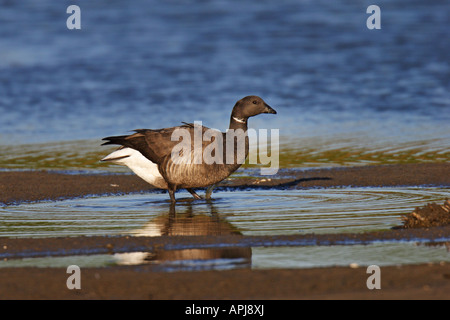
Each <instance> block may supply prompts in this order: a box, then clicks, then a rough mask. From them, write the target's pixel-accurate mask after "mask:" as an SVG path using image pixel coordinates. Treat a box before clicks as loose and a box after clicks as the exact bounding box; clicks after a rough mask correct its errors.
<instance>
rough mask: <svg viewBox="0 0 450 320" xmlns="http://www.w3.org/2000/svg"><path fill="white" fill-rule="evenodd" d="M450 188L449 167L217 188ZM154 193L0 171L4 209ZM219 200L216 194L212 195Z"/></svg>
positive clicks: (116, 179)
mask: <svg viewBox="0 0 450 320" xmlns="http://www.w3.org/2000/svg"><path fill="white" fill-rule="evenodd" d="M421 185H430V186H431V185H433V186H449V185H450V163H429V164H403V165H381V166H361V167H344V168H342V167H339V168H332V169H312V170H305V171H296V170H292V171H291V170H288V171H286V172H280V174H278V175H277V176H275V177H271V176H268V178H262V179H261V178H233V179H230V180H226V181H223V182H222V183H221V185H220V186H219V187H218V188H216V189H215V192H216V191H220V190H224V189H232V190H245V189H267V188H280V189H282V188H299V189H303V188H316V187H323V188H328V187H337V186H352V187H378V186H383V187H393V186H421ZM148 191H155V192H161V191H157V190H155V189H154V188H153V187H151V186H150V185H149V184H147V183H146V182H144V181H143V180H142V179H140V178H138V177H137V176H135V175H127V174H64V173H55V172H51V171H3V172H2V171H0V205H11V204H14V203H20V202H33V201H42V200H61V199H70V198H76V197H82V196H87V195H107V194H127V193H133V192H148ZM213 197H214V196H213Z"/></svg>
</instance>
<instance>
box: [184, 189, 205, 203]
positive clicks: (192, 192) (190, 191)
mask: <svg viewBox="0 0 450 320" xmlns="http://www.w3.org/2000/svg"><path fill="white" fill-rule="evenodd" d="M186 190H187V191H189V193H190V194H192V196H193V197H194V198H195V199H197V200H198V199H201V198H202V197H200V196H199V195H198V194H197V193H196V192H195V191H194V190H193V189H191V188H187V189H186Z"/></svg>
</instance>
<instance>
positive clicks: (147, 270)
mask: <svg viewBox="0 0 450 320" xmlns="http://www.w3.org/2000/svg"><path fill="white" fill-rule="evenodd" d="M418 185H419V186H421V185H427V186H444V187H448V186H450V164H446V163H439V164H434V163H430V164H405V165H386V166H363V167H352V168H336V169H317V170H307V171H295V170H294V171H289V172H287V173H286V175H285V176H283V173H282V174H280V175H278V176H277V177H276V178H274V179H270V180H269V179H265V180H263V179H261V178H234V179H231V180H229V181H225V182H224V184H223V186H221V187H219V188H218V191H219V192H220V190H221V189H222V190H223V189H227V188H228V189H232V190H237V191H238V190H245V189H258V188H299V189H302V188H314V187H324V188H327V187H334V186H354V187H356V186H358V187H365V186H418ZM149 191H152V189H151V188H150V187H149V186H148V185H147V184H146V183H145V182H143V181H141V180H140V179H139V178H137V177H135V176H132V175H86V174H81V175H76V174H62V173H51V172H44V171H4V172H0V205H15V204H18V203H22V202H34V201H42V200H62V199H69V198H74V197H82V196H87V195H106V194H126V193H133V192H149ZM239 192H245V191H239ZM149 196H151V194H149ZM442 200H445V199H442ZM412 209H414V208H411V210H412ZM449 235H450V229H449V227H441V228H439V227H436V228H428V229H409V230H390V231H385V232H378V233H377V232H373V233H365V234H346V235H342V234H341V235H339V234H338V235H320V236H318V235H299V236H289V237H288V236H286V237H278V239H277V237H260V238H258V237H244V236H235V235H233V236H231V235H230V236H227V237H222V238H220V237H210V236H205V237H203V238H202V237H156V238H145V237H143V238H141V239H139V238H134V237H133V238H132V237H125V236H124V237H67V238H47V239H10V238H0V256H1V257H2V259H6V258H7V259H11V258H19V257H21V256H30V254H31V253H32V254H35V255H39V252H41V254H42V255H46V254H49V252H50V253H51V252H53V253H51V254H52V255H58V254H64V253H61V249H64V250H66V251H65V252H66V253H65V254H67V253H68V252H72V253H73V254H82V253H83V252H84V250H87V249H97V250H99V251H98V252H103V251H104V252H107V253H114V252H121V250H122V249H121V248H125V247H126V250H130V248H135V249H136V250H138V249H140V248H142V246H146V247H147V248H149V249H150V250H151V248H154V247H158V248H161V246H162V247H163V246H164V245H165V244H166V243H170V242H174V241H175V242H176V241H179V242H181V243H186V242H189V243H195V241H197V242H198V243H199V244H204V243H207V242H208V241H209V242H212V243H214V241H216V242H217V243H224V242H225V243H228V244H229V245H230V246H232V245H233V243H236V242H239V243H242V242H246V243H247V245H248V246H252V245H255V244H256V245H257V244H258V241H260V242H261V243H264V241H269V240H270V241H273V242H274V243H275V242H276V241H285V242H284V243H289V241H291V242H292V243H293V245H299V243H300V242H301V241H303V240H304V238H307V237H313V238H314V239H315V241H319V243H320V241H336V240H337V239H343V238H345V237H347V239H354V240H355V239H356V240H357V241H369V242H370V241H371V239H379V238H384V239H396V238H400V239H404V238H408V237H410V238H411V239H416V238H420V237H422V238H424V239H431V240H432V239H439V238H440V237H446V236H449ZM302 239H303V240H302ZM299 241H300V242H299ZM300 245H301V244H300ZM133 246H134V247H133ZM71 249H72V250H73V251H70V250H71ZM58 250H59V251H58ZM77 250H78V251H77ZM102 250H103V251H102ZM123 250H125V249H123ZM58 252H59V253H58ZM77 252H78V253H77ZM82 272H83V276H82V277H83V285H82V290H68V289H67V287H66V285H65V284H66V280H67V277H68V274H67V273H66V270H65V269H63V268H26V267H25V268H2V269H0V288H2V290H0V299H336V298H337V299H450V264H449V263H440V264H422V265H405V266H391V267H382V289H381V290H369V289H367V287H366V280H367V277H368V276H369V275H368V274H367V273H366V268H364V267H359V268H350V267H330V268H328V267H327V268H313V269H272V270H253V269H238V270H230V271H202V272H170V273H167V272H158V271H155V270H153V269H152V268H151V266H148V265H147V266H146V265H142V266H134V267H131V266H129V267H126V266H115V267H105V268H83V271H82Z"/></svg>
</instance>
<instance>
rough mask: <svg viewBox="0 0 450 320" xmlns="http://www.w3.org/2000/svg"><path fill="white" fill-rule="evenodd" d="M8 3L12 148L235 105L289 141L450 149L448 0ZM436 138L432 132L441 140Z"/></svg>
mask: <svg viewBox="0 0 450 320" xmlns="http://www.w3.org/2000/svg"><path fill="white" fill-rule="evenodd" d="M70 4H73V3H71V2H69V1H57V2H56V1H50V0H40V1H31V0H29V1H2V6H1V9H0V112H1V115H2V116H1V117H0V145H9V144H26V143H46V142H52V141H70V140H80V139H87V140H97V139H101V138H102V137H104V136H107V135H114V134H124V133H126V132H127V131H128V130H131V129H135V128H160V127H166V126H172V125H176V124H179V123H180V122H181V121H194V120H202V121H203V124H205V125H207V126H210V127H215V128H219V129H225V128H226V127H227V126H228V121H229V114H230V111H231V108H232V107H233V105H234V103H235V102H236V101H237V100H238V99H240V98H241V97H243V96H245V95H248V94H257V95H260V96H262V97H263V98H264V99H265V100H266V101H267V102H268V103H269V104H270V105H272V106H273V107H274V108H275V109H277V111H278V115H277V116H266V115H264V116H260V117H256V118H253V119H251V121H250V126H252V127H255V128H280V129H281V131H280V135H281V137H282V138H283V139H285V140H289V139H294V140H295V139H303V138H308V137H322V136H332V137H347V136H353V137H355V136H358V137H364V138H365V139H364V140H363V142H361V143H363V144H367V145H369V147H370V144H371V142H372V141H380V140H382V141H385V142H386V144H387V145H395V144H396V143H399V142H405V141H406V142H408V141H413V142H417V144H420V143H422V144H423V143H424V142H423V141H425V144H426V143H429V142H430V141H432V143H434V144H436V141H437V144H438V149H439V148H441V149H442V150H445V149H447V150H448V147H449V146H450V143H449V140H450V129H449V126H448V123H449V120H450V112H449V110H450V108H449V107H450V94H449V87H450V86H449V84H450V77H449V75H450V68H449V54H448V53H449V52H450V43H449V38H448V27H449V24H448V21H449V17H450V4H449V2H448V1H445V0H442V1H427V2H424V1H406V0H404V1H395V2H393V1H377V3H376V4H377V5H379V6H380V8H381V27H382V28H381V30H369V29H367V27H366V19H367V18H368V17H369V14H367V13H366V8H367V7H368V6H369V5H370V4H373V3H372V1H356V2H355V1H345V0H338V1H325V0H319V1H306V0H305V1H298V0H297V1H287V0H284V1H239V2H229V1H201V0H191V1H187V0H183V1H165V2H161V1H144V0H136V1H132V2H123V1H111V0H95V1H87V0H78V1H76V4H77V5H79V7H80V8H81V30H68V29H67V28H66V19H67V17H69V14H67V13H66V9H67V7H68V6H69V5H70ZM430 143H431V142H430Z"/></svg>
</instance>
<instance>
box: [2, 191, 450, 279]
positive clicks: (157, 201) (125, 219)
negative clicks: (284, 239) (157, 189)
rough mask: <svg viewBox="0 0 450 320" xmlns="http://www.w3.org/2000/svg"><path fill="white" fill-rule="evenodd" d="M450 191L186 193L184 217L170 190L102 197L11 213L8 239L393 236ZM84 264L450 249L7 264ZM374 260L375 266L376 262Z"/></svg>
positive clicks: (266, 261) (331, 257) (157, 255)
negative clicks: (407, 218)
mask: <svg viewBox="0 0 450 320" xmlns="http://www.w3.org/2000/svg"><path fill="white" fill-rule="evenodd" d="M448 193H449V190H448V188H439V187H434V188H420V187H411V188H329V189H309V190H253V191H244V192H217V193H215V197H214V200H213V201H211V202H206V201H202V200H200V201H191V200H190V199H189V197H190V195H189V194H187V193H183V192H181V193H180V194H179V195H178V197H179V199H180V202H178V203H177V205H176V207H175V210H176V213H175V215H173V213H172V215H171V214H170V204H169V202H168V200H167V194H163V193H147V194H134V195H127V196H110V197H93V198H83V199H74V200H65V201H59V202H47V203H35V204H22V205H17V206H9V207H4V208H2V210H1V211H0V212H1V215H2V217H3V219H2V220H3V221H4V224H2V226H1V227H0V236H8V237H57V236H79V235H133V236H161V235H168V236H176V235H224V234H236V233H238V234H243V235H289V234H299V233H342V232H365V231H373V230H388V229H390V228H391V227H393V226H397V225H400V224H401V221H400V216H401V214H404V213H408V212H410V211H411V209H412V208H414V207H415V206H420V205H422V204H423V203H426V202H432V201H441V199H442V198H445V197H446V196H448ZM68 261H77V262H78V264H80V265H87V266H91V265H95V266H107V265H116V264H147V263H151V264H153V265H155V266H158V267H159V268H161V269H162V270H165V271H176V270H206V269H219V270H223V269H229V268H243V267H252V268H270V267H283V266H284V267H292V268H298V267H311V266H326V265H327V266H330V265H349V264H351V263H357V264H361V265H365V264H367V263H369V262H371V261H372V262H373V263H375V262H376V263H375V264H379V265H389V264H398V263H419V262H431V261H450V254H449V253H448V251H447V250H446V247H445V246H444V245H442V246H438V247H435V248H429V247H426V246H424V245H420V246H415V245H414V243H411V242H405V243H390V242H386V243H374V244H370V245H367V246H361V245H341V246H314V247H312V248H311V247H273V248H271V247H264V248H261V247H256V248H251V249H250V248H220V246H218V247H217V248H207V249H188V248H187V247H186V248H183V247H181V248H177V249H176V250H161V251H159V252H151V253H146V252H141V253H140V252H133V253H121V254H115V255H113V256H111V255H91V256H74V257H64V258H62V257H61V258H56V257H54V258H33V259H31V258H27V259H21V260H17V259H13V260H10V261H4V262H0V266H3V267H6V266H13V265H14V266H16V265H22V264H23V265H30V264H34V265H37V266H47V265H51V264H53V263H55V264H56V265H60V264H64V263H66V262H68ZM369 264H370V263H369Z"/></svg>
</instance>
